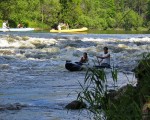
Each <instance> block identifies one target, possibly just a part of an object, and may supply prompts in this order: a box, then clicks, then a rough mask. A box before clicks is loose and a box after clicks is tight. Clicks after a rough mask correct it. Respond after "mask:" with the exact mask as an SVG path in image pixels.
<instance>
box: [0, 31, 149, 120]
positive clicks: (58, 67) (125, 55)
mask: <svg viewBox="0 0 150 120" xmlns="http://www.w3.org/2000/svg"><path fill="white" fill-rule="evenodd" d="M104 46H107V47H108V48H109V52H110V54H111V66H113V67H115V68H117V69H118V70H119V71H121V72H119V73H118V75H119V76H118V83H117V85H118V86H123V85H126V84H136V78H135V77H134V73H133V72H132V70H133V69H134V68H135V67H136V66H137V64H138V62H139V60H140V59H142V57H143V53H149V50H150V37H149V35H137V36H136V35H134V36H133V35H116V36H115V35H108V36H107V35H93V34H88V35H86V34H85V35H84V34H83V35H77V34H66V35H65V34H49V33H43V34H36V33H33V34H23V33H21V34H20V35H19V34H15V33H14V34H7V33H5V34H0V76H1V77H0V105H5V104H14V103H20V104H23V105H24V104H25V105H27V106H28V107H25V108H23V109H22V110H20V111H2V112H1V113H0V118H2V119H4V120H9V119H12V120H24V119H26V120H31V119H35V118H36V119H37V120H54V119H57V120H69V119H74V120H77V119H81V120H88V118H87V113H86V112H85V111H83V113H82V114H80V113H79V112H78V111H70V112H68V111H67V110H65V109H64V106H65V105H66V104H67V103H69V102H71V101H72V100H74V99H76V97H77V92H79V91H80V90H81V88H80V85H79V82H80V83H83V81H84V76H85V71H82V72H69V71H67V70H66V69H65V66H64V65H65V62H66V60H71V61H79V60H80V57H81V56H82V54H83V52H87V53H88V56H89V63H90V65H93V64H95V63H96V62H97V61H96V57H95V56H96V55H101V54H102V53H103V47H104ZM108 82H109V85H110V86H111V85H112V84H113V82H112V79H111V77H110V76H108ZM26 116H28V117H26Z"/></svg>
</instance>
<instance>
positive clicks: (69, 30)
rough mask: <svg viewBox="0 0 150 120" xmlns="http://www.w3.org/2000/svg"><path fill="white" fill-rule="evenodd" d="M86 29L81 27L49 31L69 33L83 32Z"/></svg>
mask: <svg viewBox="0 0 150 120" xmlns="http://www.w3.org/2000/svg"><path fill="white" fill-rule="evenodd" d="M87 30H88V28H86V27H83V28H79V29H64V30H55V29H52V30H50V32H58V33H61V32H62V33H63V32H64V33H70V32H85V31H87Z"/></svg>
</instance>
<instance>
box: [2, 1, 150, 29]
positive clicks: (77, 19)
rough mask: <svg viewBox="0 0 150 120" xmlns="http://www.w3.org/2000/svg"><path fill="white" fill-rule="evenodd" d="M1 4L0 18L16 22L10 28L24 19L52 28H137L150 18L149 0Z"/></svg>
mask: <svg viewBox="0 0 150 120" xmlns="http://www.w3.org/2000/svg"><path fill="white" fill-rule="evenodd" d="M0 6H1V9H0V20H9V21H10V22H11V21H13V22H15V23H9V24H10V27H15V25H17V24H18V23H19V22H22V23H25V26H27V25H29V27H31V26H32V27H40V26H43V25H47V27H48V28H50V27H51V26H53V25H54V24H58V23H59V22H65V23H68V24H69V26H70V27H71V28H77V27H83V26H86V27H89V28H99V29H104V30H105V29H107V28H116V27H120V28H124V29H127V30H128V29H136V30H137V29H138V27H142V26H143V25H144V26H145V25H147V22H148V21H149V20H150V19H149V14H150V7H149V6H150V1H149V0H138V1H137V0H132V1H131V0H107V1H106V0H94V1H91V0H34V1H33V0H23V1H22V0H1V2H0ZM29 21H31V22H30V23H29ZM31 23H32V24H31ZM33 23H34V24H33ZM39 24H41V25H39ZM30 25H31V26H30Z"/></svg>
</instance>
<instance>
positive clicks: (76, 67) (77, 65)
mask: <svg viewBox="0 0 150 120" xmlns="http://www.w3.org/2000/svg"><path fill="white" fill-rule="evenodd" d="M87 62H88V55H87V53H86V52H84V53H83V56H82V57H81V59H80V61H79V62H74V63H72V62H71V61H66V64H65V68H66V69H67V70H69V71H81V70H82V69H83V68H82V65H83V64H85V63H87Z"/></svg>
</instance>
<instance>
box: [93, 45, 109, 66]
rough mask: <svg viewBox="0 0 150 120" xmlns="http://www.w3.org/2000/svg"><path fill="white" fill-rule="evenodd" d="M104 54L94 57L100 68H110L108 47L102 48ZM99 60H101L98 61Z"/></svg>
mask: <svg viewBox="0 0 150 120" xmlns="http://www.w3.org/2000/svg"><path fill="white" fill-rule="evenodd" d="M103 50H104V53H103V55H102V56H96V57H97V60H98V63H99V64H100V66H99V67H100V68H110V53H109V52H108V47H104V48H103ZM98 58H100V59H101V60H100V61H99V59H98Z"/></svg>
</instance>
